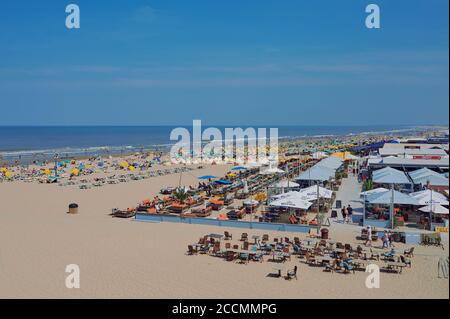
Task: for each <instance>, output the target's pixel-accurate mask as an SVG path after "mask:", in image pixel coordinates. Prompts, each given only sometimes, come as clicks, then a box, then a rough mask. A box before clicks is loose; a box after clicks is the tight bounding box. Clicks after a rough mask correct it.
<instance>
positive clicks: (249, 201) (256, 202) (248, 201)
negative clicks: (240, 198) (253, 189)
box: [243, 198, 259, 206]
mask: <svg viewBox="0 0 450 319" xmlns="http://www.w3.org/2000/svg"><path fill="white" fill-rule="evenodd" d="M243 204H244V205H247V206H251V205H258V204H259V202H258V201H257V200H256V199H253V198H250V199H246V200H244V202H243Z"/></svg>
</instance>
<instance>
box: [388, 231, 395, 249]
mask: <svg viewBox="0 0 450 319" xmlns="http://www.w3.org/2000/svg"><path fill="white" fill-rule="evenodd" d="M388 238H389V247H390V248H394V247H395V246H394V233H393V232H392V231H390V230H388Z"/></svg>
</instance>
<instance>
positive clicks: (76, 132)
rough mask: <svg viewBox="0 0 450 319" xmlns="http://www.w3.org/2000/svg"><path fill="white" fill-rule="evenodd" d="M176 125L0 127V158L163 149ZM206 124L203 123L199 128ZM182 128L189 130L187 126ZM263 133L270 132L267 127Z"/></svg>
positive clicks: (302, 129)
mask: <svg viewBox="0 0 450 319" xmlns="http://www.w3.org/2000/svg"><path fill="white" fill-rule="evenodd" d="M176 127H179V126H0V161H10V160H20V161H28V160H38V159H41V158H42V159H48V158H54V157H55V155H56V156H59V157H61V158H70V157H80V156H93V155H96V156H98V155H100V156H102V155H114V154H121V153H132V152H141V151H145V150H156V151H158V150H159V151H164V150H166V149H168V148H169V147H170V145H173V144H174V143H176V142H177V141H171V140H170V133H171V132H172V130H173V129H174V128H176ZM181 127H182V126H181ZM207 127H208V126H204V127H202V129H203V130H204V129H206V128H207ZM216 127H217V128H218V129H219V130H221V131H222V132H224V130H225V126H216ZM239 127H242V128H243V129H246V128H247V127H246V126H239ZM266 127H267V128H270V126H266ZM185 128H186V129H188V130H189V131H192V129H191V127H190V126H185ZM232 128H234V127H232ZM256 128H257V127H255V129H256ZM277 128H278V136H279V139H282V140H283V139H297V138H304V137H320V136H345V135H347V136H348V135H355V134H379V133H401V132H411V131H415V130H420V128H418V127H413V126H402V125H374V126H313V125H310V126H277ZM422 129H423V128H422ZM266 134H267V135H269V131H268V130H267V133H266Z"/></svg>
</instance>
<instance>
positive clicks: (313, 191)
mask: <svg viewBox="0 0 450 319" xmlns="http://www.w3.org/2000/svg"><path fill="white" fill-rule="evenodd" d="M317 189H318V190H317ZM317 192H319V197H320V198H331V196H332V195H333V191H331V190H329V189H326V188H324V187H321V186H316V185H313V186H310V187H307V188H302V189H301V190H300V191H299V193H300V195H303V196H306V197H308V198H311V199H309V200H317Z"/></svg>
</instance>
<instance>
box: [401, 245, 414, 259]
mask: <svg viewBox="0 0 450 319" xmlns="http://www.w3.org/2000/svg"><path fill="white" fill-rule="evenodd" d="M403 254H404V255H405V256H406V257H414V247H411V248H410V249H407V250H405V251H404V252H403Z"/></svg>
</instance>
